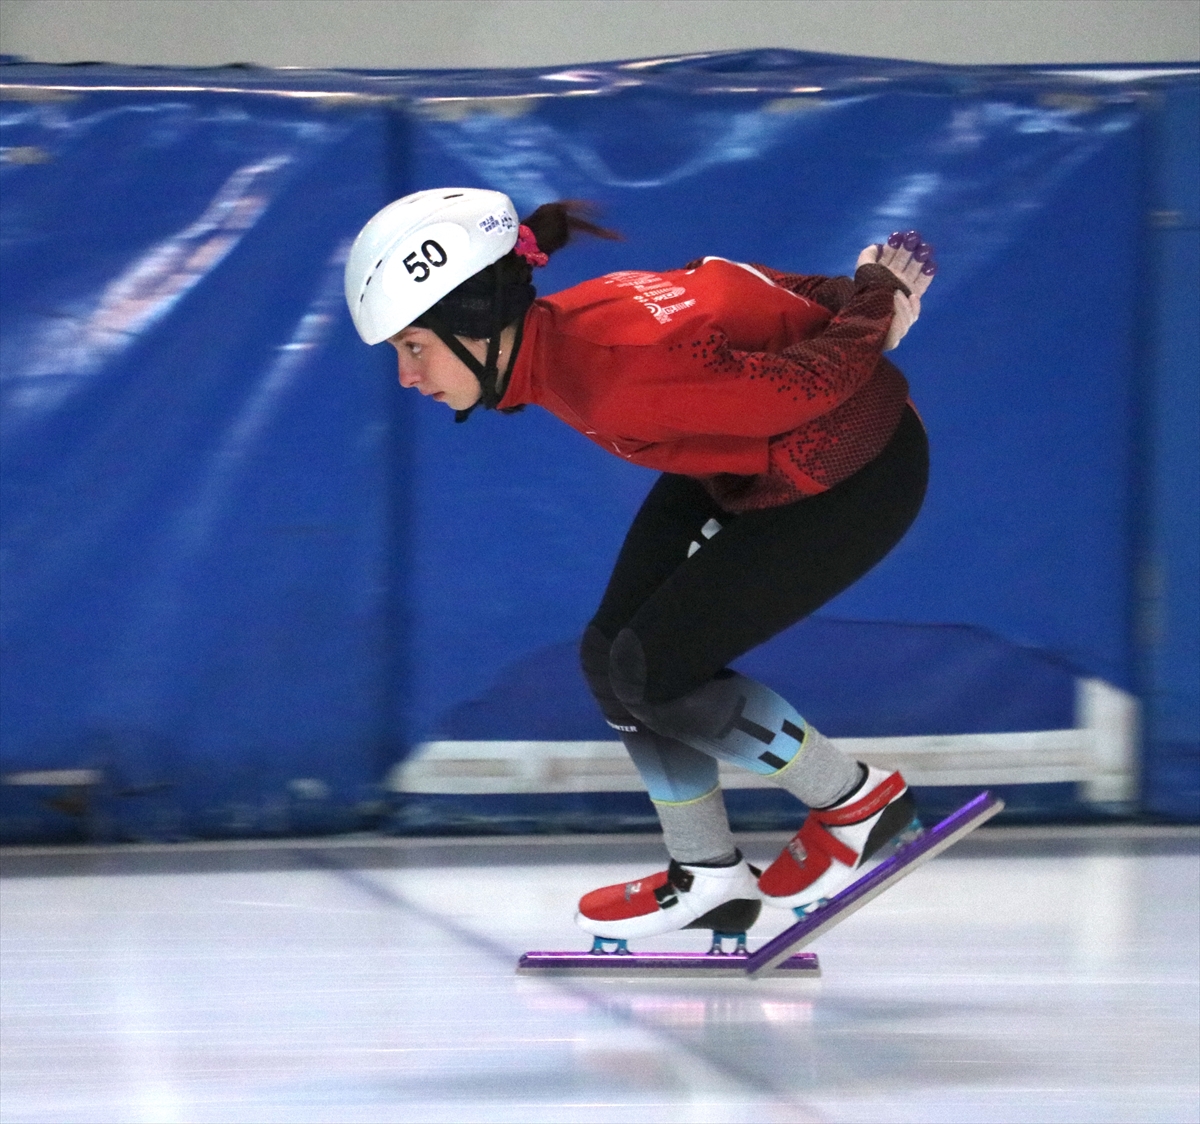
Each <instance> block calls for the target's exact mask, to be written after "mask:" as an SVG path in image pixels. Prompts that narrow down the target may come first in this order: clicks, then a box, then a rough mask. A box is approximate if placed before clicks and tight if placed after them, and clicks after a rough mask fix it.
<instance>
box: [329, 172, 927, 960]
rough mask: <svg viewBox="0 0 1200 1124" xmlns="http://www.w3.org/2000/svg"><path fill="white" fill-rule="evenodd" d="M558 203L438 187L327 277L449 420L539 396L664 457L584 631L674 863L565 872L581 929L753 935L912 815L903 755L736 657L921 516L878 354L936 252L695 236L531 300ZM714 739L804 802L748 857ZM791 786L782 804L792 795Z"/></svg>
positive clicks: (856, 862) (569, 224)
mask: <svg viewBox="0 0 1200 1124" xmlns="http://www.w3.org/2000/svg"><path fill="white" fill-rule="evenodd" d="M585 214H586V210H585V209H584V208H582V207H581V206H580V205H578V204H574V203H552V204H547V205H545V206H542V207H539V208H538V209H537V210H536V211H534V212H533V214H532V215H530V216H529V217H528V218H526V219H524V220H523V221H522V220H519V219H518V218H517V215H516V212H515V211H514V209H513V205H512V202H511V201H510V200H509V199H508V197H507V196H505V195H503V194H501V193H499V192H494V191H484V190H479V189H468V188H444V189H437V190H431V191H421V192H417V193H416V194H414V195H409V196H406V197H405V198H403V199H399V200H397V201H396V202H394V203H391V204H390V205H388V206H387V207H385V208H384V209H383V210H382V211H380V212H379V213H378V214H376V215H375V216H374V217H373V218H372V219H371V220H370V221H369V222H368V223H367V224H366V226H365V227H364V228H363V229H362V231H361V232H360V234H359V235H358V238H357V239H356V241H355V243H354V245H353V247H352V248H351V251H350V255H349V259H348V261H347V264H346V300H347V303H348V304H349V307H350V313H351V316H352V318H353V320H354V324H355V327H356V328H357V329H358V332H359V335H360V336H361V337H362V338H363V340H364V341H365V342H366V343H368V344H378V343H382V342H383V341H385V340H386V341H387V342H389V343H390V344H392V346H393V347H395V349H396V351H397V353H398V355H399V379H400V385H401V386H402V387H405V388H411V389H415V390H417V391H419V392H420V393H421V394H422V395H424V396H426V397H430V398H433V399H434V400H435V401H438V402H442V403H444V404H445V405H447V406H449V407H450V408H451V409H452V410H454V411H455V412H456V420H458V421H465V420H466V418H467V416H468V415H469V414H470V412H471V411H472V410H474V409H476V408H477V407H478V406H483V407H484V408H485V409H497V410H500V411H502V412H504V411H510V410H516V409H520V408H522V407H524V406H527V405H530V404H534V405H538V406H541V407H542V408H543V409H546V410H548V411H550V412H551V413H552V414H554V415H555V416H556V417H558V418H560V419H561V420H562V421H564V422H566V423H567V424H568V425H570V426H572V427H573V428H574V429H577V430H578V431H579V432H580V433H582V434H584V435H585V436H586V437H588V438H590V439H591V440H592V441H594V442H596V443H597V444H598V445H600V446H601V447H602V448H604V449H605V450H607V451H608V452H611V453H614V454H615V455H617V456H620V457H623V458H624V459H626V460H629V461H632V462H634V463H635V464H640V465H644V466H646V467H649V468H653V469H657V470H659V471H660V472H661V473H662V475H661V476H660V477H659V478H658V480H657V482H656V483H655V484H654V486H653V487H652V488H651V490H650V493H649V495H648V496H647V497H646V499H645V501H644V502H643V504H642V506H641V509H640V510H639V512H638V514H637V516H636V517H635V518H634V521H633V524H632V526H631V527H630V529H629V532H628V535H627V536H626V539H625V542H624V545H623V546H622V548H621V551H620V554H619V556H618V558H617V562H616V565H615V567H614V569H613V573H612V577H611V578H610V580H609V583H608V588H607V589H606V590H605V592H604V596H603V598H602V599H601V602H600V607H599V609H598V610H597V611H596V615H595V616H594V617H593V618H592V621H591V622H590V624H589V625H588V626H587V629H586V631H585V632H584V635H583V640H582V644H581V660H582V665H583V674H584V676H585V677H586V679H587V682H588V684H589V686H590V688H591V691H592V693H593V694H594V696H595V698H596V701H597V703H598V704H599V706H600V709H601V711H602V712H603V714H604V717H605V718H606V720H607V721H608V723H609V725H610V726H612V727H613V728H614V729H615V730H616V731H617V732H618V733H619V734H620V737H621V740H622V741H623V742H624V744H625V747H626V749H627V750H628V751H629V754H630V756H631V757H632V758H633V761H634V763H635V764H636V766H637V769H638V771H639V773H640V774H641V777H642V779H643V781H644V782H645V785H646V788H647V790H648V791H649V794H650V798H651V800H652V801H653V802H654V807H655V809H656V810H657V813H658V817H659V820H660V822H661V824H662V830H663V837H664V842H665V844H666V849H667V851H668V853H669V855H670V864H669V866H668V868H667V869H666V870H665V871H661V872H659V873H657V874H654V875H650V876H647V877H643V878H639V879H635V880H634V881H631V882H628V883H623V884H620V885H616V886H607V887H604V888H603V889H599V890H595V891H593V892H592V893H589V894H587V895H585V896H584V897H583V899H582V900H581V901H580V903H579V911H578V914H577V917H576V920H577V921H578V923H579V925H580V926H581V927H582V928H583V929H585V930H586V931H587V932H589V933H591V934H592V935H593V937H594V938H595V942H594V947H595V950H596V951H606V950H608V949H609V947H610V946H613V947H614V948H615V949H616V950H617V951H624V950H625V949H626V947H627V945H626V942H627V941H629V940H630V939H640V938H643V937H649V936H656V935H658V934H662V933H668V932H673V931H675V930H678V929H683V928H696V929H710V930H712V931H713V935H714V948H716V949H718V950H719V949H720V948H721V947H722V944H721V942H722V940H723V939H725V938H727V937H732V938H736V939H738V940H739V946H740V947H742V948H744V947H745V943H744V942H745V932H746V930H747V929H748V928H749V927H750V926H751V925H752V924H753V923H754V922H755V921H756V920H757V918H758V915H759V911H760V909H761V907H762V903H763V902H766V903H768V904H771V905H775V906H780V907H783V908H785V909H791V910H794V911H795V912H796V913H797V914H798V915H799V916H801V917H803V916H804V915H805V913H806V912H807V911H811V910H813V909H815V908H819V907H820V906H821V905H822V904H824V902H825V901H826V900H828V899H829V898H831V897H832V896H833V895H834V894H836V893H837V892H838V891H839V890H841V889H843V888H845V887H846V886H847V885H848V884H849V883H850V882H852V881H853V880H854V879H855V878H856V877H858V876H859V873H860V872H861V869H862V868H863V866H864V864H868V863H873V862H877V861H879V860H880V859H882V858H883V857H884V856H885V855H886V854H888V853H890V851H891V850H894V849H895V847H896V846H897V845H898V844H899V843H900V842H901V841H904V840H906V839H908V838H911V836H912V834H914V833H915V832H918V831H919V830H920V827H919V824H918V823H917V821H916V819H915V816H914V808H913V801H912V797H911V795H910V794H909V792H908V786H907V785H906V784H905V782H904V779H903V778H902V777H901V775H900V774H899V773H896V772H891V773H889V772H887V771H886V770H883V769H878V768H875V767H873V766H872V767H867V766H866V765H863V764H861V763H859V762H856V761H854V760H852V759H850V758H848V757H846V756H845V755H844V754H843V753H841V752H840V751H839V750H838V749H837V747H836V746H835V745H834V744H833V743H832V742H831V741H830V740H829V739H828V738H826V737H824V736H823V735H822V734H821V733H820V732H819V731H817V730H816V729H814V728H813V726H811V725H810V724H809V723H807V722H806V721H805V720H804V719H803V718H802V717H801V716H800V714H798V713H797V712H796V711H795V710H794V709H793V708H792V706H791V705H790V704H789V703H788V702H787V701H786V700H784V699H783V698H781V697H780V696H779V695H777V694H776V693H775V692H774V691H772V690H770V689H769V688H768V687H765V686H764V685H762V684H761V683H757V682H755V681H754V680H752V679H749V678H747V677H746V676H744V675H741V674H740V673H738V672H735V671H732V670H730V669H729V666H728V665H729V664H730V663H731V662H732V661H733V660H735V659H737V658H738V657H739V656H740V655H742V654H743V653H745V652H747V651H749V650H750V649H752V648H754V647H756V646H757V645H759V644H762V643H763V642H764V641H766V640H768V639H769V638H770V637H772V636H774V635H775V634H776V633H778V632H781V631H782V630H783V629H785V628H787V627H789V626H790V625H792V624H794V623H795V622H796V621H799V620H801V619H802V618H804V617H806V616H808V615H809V614H810V613H812V612H814V611H815V610H816V609H818V608H820V607H821V606H822V605H824V604H825V603H826V602H827V601H829V600H830V599H831V598H833V597H834V596H836V595H837V594H838V593H840V592H842V590H844V589H846V588H847V587H848V586H850V585H852V584H853V583H854V582H856V581H857V580H858V579H859V578H860V577H862V576H863V575H864V574H865V573H866V572H867V571H868V570H870V569H871V568H872V567H873V566H874V565H875V564H876V563H877V562H879V561H880V560H881V559H882V558H883V557H884V556H885V555H886V554H887V553H888V552H889V551H890V550H891V549H892V547H893V546H895V545H896V543H897V542H899V540H900V539H901V537H902V536H903V535H904V533H905V532H906V531H907V529H908V527H909V525H910V524H911V523H912V522H913V520H914V519H915V518H916V515H917V512H918V510H919V509H920V507H921V503H922V500H923V498H924V495H925V486H926V480H927V477H928V464H929V462H928V446H927V443H926V438H925V431H924V429H923V427H922V425H921V422H920V420H919V419H918V417H917V414H916V412H915V411H914V409H913V407H912V404H911V403H910V402H909V399H908V384H907V382H906V380H905V378H904V376H903V375H902V374H901V373H900V371H899V370H897V368H896V367H895V366H893V364H892V363H891V362H889V361H888V360H887V359H886V358H884V356H883V353H884V352H886V351H890V350H891V349H892V348H894V347H895V346H896V345H897V344H898V343H899V342H900V340H901V339H902V338H903V337H904V335H905V333H906V332H907V331H908V330H909V328H910V327H911V326H912V324H913V323H914V322H915V321H916V319H917V316H918V315H919V313H920V302H921V296H922V295H923V294H924V292H925V290H926V289H927V288H928V287H929V284H930V282H931V280H932V278H933V275H934V273H935V271H936V266H935V265H934V263H933V261H932V250H931V248H930V247H929V246H928V245H926V244H925V243H923V242H922V241H921V238H920V236H919V235H918V234H917V233H916V232H914V231H905V232H897V233H895V234H893V235H892V236H891V237H890V238H888V239H887V241H886V242H885V243H882V244H877V245H870V246H867V247H866V248H865V249H864V250H863V252H862V253H861V254H860V255H859V258H858V262H857V266H856V271H855V273H854V276H853V278H850V277H822V276H806V275H800V274H793V273H784V272H779V271H778V270H775V269H770V268H768V267H766V266H762V265H746V264H742V263H740V262H733V261H727V260H725V259H723V258H715V257H709V258H704V259H702V260H700V261H695V262H692V263H690V264H689V265H687V266H685V267H684V268H682V269H666V270H661V271H658V272H652V271H648V270H646V271H643V270H627V271H623V272H620V273H612V274H608V275H607V276H603V277H598V278H596V279H594V280H591V281H585V282H583V283H582V284H579V285H576V286H574V287H572V288H570V289H566V290H564V291H562V292H559V293H555V294H554V295H552V296H548V297H541V298H538V297H537V296H536V292H535V290H534V287H533V284H532V277H533V273H532V270H533V268H534V267H537V266H541V265H544V264H545V263H546V261H547V259H548V256H549V255H550V254H552V253H555V252H556V251H558V250H559V249H561V248H562V247H563V246H564V245H566V244H567V242H568V240H569V239H570V238H571V236H572V234H575V233H579V232H584V233H588V234H591V235H594V236H599V237H609V238H611V237H616V235H614V234H613V233H612V232H611V231H607V230H605V229H603V228H601V227H598V226H596V225H594V224H593V223H591V222H589V221H587V219H586V217H585ZM718 761H725V762H730V763H733V764H735V765H738V766H741V767H742V768H745V769H749V770H750V771H751V772H754V773H757V774H760V775H762V776H766V777H769V778H770V779H771V780H772V781H774V782H775V783H776V784H778V785H780V786H781V787H782V788H784V789H786V790H787V791H788V792H790V793H792V794H793V795H794V796H796V797H797V798H798V799H799V800H800V801H801V802H802V803H803V804H804V805H807V807H808V809H809V810H808V814H807V816H806V817H805V818H804V820H803V824H802V826H801V827H800V830H799V831H798V832H797V833H796V835H795V836H794V837H793V838H792V840H791V841H790V842H789V843H788V844H787V846H786V847H784V849H783V850H782V851H781V853H780V854H779V856H778V857H777V858H776V859H775V861H774V862H773V863H771V865H770V866H769V867H767V869H766V870H765V871H762V872H759V871H758V870H756V869H755V868H753V867H751V866H750V865H749V864H748V863H747V862H746V861H745V859H744V858H743V857H742V854H741V852H740V851H739V850H738V849H737V847H736V845H735V843H734V840H733V837H732V835H731V833H730V828H729V821H728V819H727V817H726V812H725V805H724V800H723V797H722V793H721V789H720V786H719V784H718V775H717V763H718ZM798 812H799V809H798Z"/></svg>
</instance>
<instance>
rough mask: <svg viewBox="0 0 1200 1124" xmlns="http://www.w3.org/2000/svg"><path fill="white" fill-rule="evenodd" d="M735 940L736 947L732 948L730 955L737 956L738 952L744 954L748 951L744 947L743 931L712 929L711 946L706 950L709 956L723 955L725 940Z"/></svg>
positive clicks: (744, 935)
mask: <svg viewBox="0 0 1200 1124" xmlns="http://www.w3.org/2000/svg"><path fill="white" fill-rule="evenodd" d="M726 941H737V947H736V948H734V950H733V952H732V953H731V954H730V955H733V956H737V955H738V954H739V953H740V954H741V955H743V956H745V955H746V954H747V953H748V951H749V950H748V949H747V948H746V934H745V933H744V932H743V933H722V932H720V931H719V930H717V929H714V930H713V940H712V948H710V949H709V950H708V955H709V956H724V955H725V942H726Z"/></svg>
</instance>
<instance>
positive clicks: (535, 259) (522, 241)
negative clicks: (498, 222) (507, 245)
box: [513, 223, 550, 266]
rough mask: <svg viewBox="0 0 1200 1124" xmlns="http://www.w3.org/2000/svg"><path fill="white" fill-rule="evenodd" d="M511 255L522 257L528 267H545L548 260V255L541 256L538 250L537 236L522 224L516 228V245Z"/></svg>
mask: <svg viewBox="0 0 1200 1124" xmlns="http://www.w3.org/2000/svg"><path fill="white" fill-rule="evenodd" d="M513 253H514V254H518V255H520V256H521V257H523V258H524V259H525V260H526V261H527V262H528V263H529V264H530V265H533V266H538V265H545V264H546V263H547V262H548V261H549V260H550V255H549V254H543V253H542V251H541V250H539V249H538V244H537V236H536V235H535V234H534V233H533V231H532V230H530V229H529V227H527V226H526V225H525V224H524V223H522V224H521V226H519V227H518V228H517V244H516V245H515V246H514V247H513Z"/></svg>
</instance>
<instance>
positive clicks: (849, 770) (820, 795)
mask: <svg viewBox="0 0 1200 1124" xmlns="http://www.w3.org/2000/svg"><path fill="white" fill-rule="evenodd" d="M862 777H863V771H862V768H861V767H860V765H859V763H858V762H857V761H855V760H854V759H853V758H852V757H847V756H846V755H845V754H844V753H843V752H842V751H841V750H840V749H838V748H837V746H835V745H834V744H833V742H831V741H830V740H829V739H828V738H827V737H826V736H825V735H824V734H822V733H821V731H820V730H818V729H816V728H815V727H813V726H809V727H808V728H807V730H806V731H805V736H804V746H803V748H802V749H801V750H800V752H799V753H798V754H797V755H796V756H795V757H794V758H792V760H791V761H790V762H789V763H788V764H787V765H786V766H785V767H784V768H782V769H780V770H779V772H777V773H774V774H773V775H772V777H771V779H772V780H773V781H774V782H775V783H776V784H777V785H779V786H780V787H781V788H784V789H786V790H787V791H788V792H790V793H791V794H792V795H793V796H795V797H796V798H797V799H799V800H802V801H803V802H804V803H805V804H807V805H808V806H809V807H810V808H826V807H828V806H829V805H830V804H836V803H837V802H838V801H839V800H841V799H843V798H844V797H846V796H848V795H849V794H850V793H851V792H852V791H853V790H854V788H855V786H856V785H858V784H859V782H860V781H861V780H862Z"/></svg>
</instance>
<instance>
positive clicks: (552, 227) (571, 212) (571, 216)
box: [521, 199, 621, 254]
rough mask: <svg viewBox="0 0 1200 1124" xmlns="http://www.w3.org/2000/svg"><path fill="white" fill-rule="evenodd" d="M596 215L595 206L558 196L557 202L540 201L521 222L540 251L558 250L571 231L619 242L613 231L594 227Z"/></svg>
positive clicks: (550, 251) (550, 252)
mask: <svg viewBox="0 0 1200 1124" xmlns="http://www.w3.org/2000/svg"><path fill="white" fill-rule="evenodd" d="M596 214H597V208H596V206H595V205H594V204H592V203H588V202H586V201H585V200H583V199H562V200H560V201H559V202H557V203H543V204H542V205H541V206H540V207H539V208H538V209H537V210H536V211H534V212H533V214H531V215H530V216H529V217H528V218H526V219H522V220H521V223H522V225H523V226H527V227H529V229H530V230H532V231H533V236H534V237H535V238H536V239H537V244H538V249H539V250H541V251H542V253H543V254H553V253H556V252H557V251H559V250H561V249H562V248H563V247H564V246H565V245H566V244H567V243H568V242H570V241H571V236H572V235H573V234H590V235H591V236H592V237H593V238H605V239H607V240H608V241H610V242H619V241H620V240H621V236H620V235H619V234H618V233H617V232H616V231H615V230H609V229H608V228H607V227H603V226H597V225H596V224H595V223H594V222H592V221H591V218H593V217H595V216H596Z"/></svg>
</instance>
